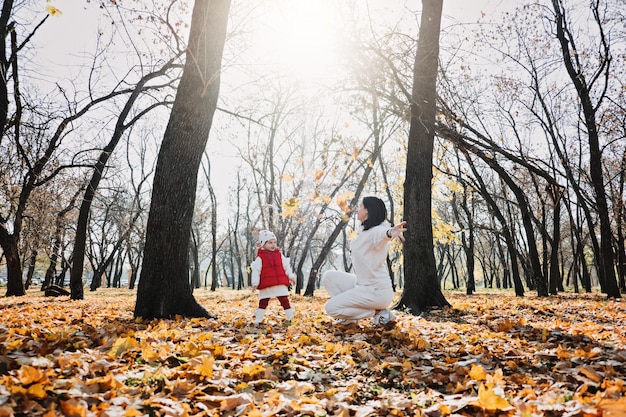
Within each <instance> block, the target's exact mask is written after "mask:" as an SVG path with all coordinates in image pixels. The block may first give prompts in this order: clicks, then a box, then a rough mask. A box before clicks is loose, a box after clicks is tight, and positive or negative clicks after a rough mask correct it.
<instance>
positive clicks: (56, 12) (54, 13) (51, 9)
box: [46, 5, 63, 16]
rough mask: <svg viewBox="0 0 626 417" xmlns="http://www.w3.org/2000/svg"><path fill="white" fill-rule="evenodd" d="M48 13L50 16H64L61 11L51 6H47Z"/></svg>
mask: <svg viewBox="0 0 626 417" xmlns="http://www.w3.org/2000/svg"><path fill="white" fill-rule="evenodd" d="M46 12H48V14H49V15H50V16H61V15H62V14H63V13H61V11H60V10H59V9H57V8H56V7H54V6H50V5H48V6H46Z"/></svg>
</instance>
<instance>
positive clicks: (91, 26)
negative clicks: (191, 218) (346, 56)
mask: <svg viewBox="0 0 626 417" xmlns="http://www.w3.org/2000/svg"><path fill="white" fill-rule="evenodd" d="M233 1H234V2H236V1H238V0H233ZM239 1H248V0H239ZM340 1H342V0H268V3H269V4H270V7H269V8H268V9H267V12H266V13H265V14H263V15H262V16H260V17H259V18H258V19H256V23H257V24H258V32H257V33H256V35H255V37H254V38H253V39H254V42H255V46H256V47H257V48H259V50H261V51H263V52H261V53H260V55H259V58H258V62H259V63H260V64H261V65H268V67H269V66H271V67H273V68H277V69H279V70H280V71H281V72H282V73H283V75H290V76H292V77H294V78H295V79H297V80H299V81H304V82H314V83H323V82H324V80H325V79H326V78H328V77H332V73H333V69H334V66H335V63H336V61H337V58H338V57H337V54H338V53H340V52H339V51H337V36H336V31H337V30H340V29H341V25H340V24H339V25H338V22H339V21H340V19H341V18H345V17H346V16H340V15H339V14H338V13H334V12H333V10H334V8H335V6H336V5H337V4H339V2H340ZM345 1H346V2H347V1H348V0H345ZM97 3H98V2H87V1H86V0H41V11H40V13H41V17H40V18H42V17H43V16H44V15H45V9H46V6H48V5H52V6H54V7H56V8H57V9H59V10H60V11H61V12H62V14H61V15H59V16H51V17H50V18H49V19H48V22H46V24H45V25H44V26H43V27H42V28H41V29H40V32H39V33H38V36H37V37H36V38H35V42H37V44H39V45H41V46H43V47H44V49H43V52H42V53H41V54H39V55H38V57H37V59H39V60H41V68H42V72H45V73H57V74H58V77H59V78H65V77H67V76H68V75H69V74H72V76H71V77H70V78H73V75H75V73H76V72H77V69H76V68H77V67H76V66H75V65H74V64H75V63H79V62H81V61H82V62H83V63H84V64H85V65H89V64H90V58H89V57H90V55H91V54H92V53H93V51H94V50H95V47H96V39H97V33H98V31H99V30H105V31H106V30H109V29H108V28H110V22H109V21H108V20H107V19H104V18H102V17H101V13H102V11H101V10H100V9H99V8H98V5H97ZM511 3H514V2H510V1H508V2H507V1H506V0H483V1H476V0H444V10H443V12H444V22H443V24H442V26H443V27H445V26H448V25H453V24H456V23H461V22H467V23H474V22H477V21H479V20H480V19H481V18H482V17H483V16H485V15H493V14H497V13H498V12H501V11H504V9H510V7H511V6H512V4H511ZM362 4H364V3H360V5H362ZM369 4H370V13H371V14H372V16H374V17H375V18H380V19H383V18H384V19H387V20H388V21H390V22H394V21H397V20H398V18H399V17H400V15H402V14H403V13H406V11H407V10H413V11H415V10H420V9H421V1H420V0H370V1H369ZM233 7H235V6H233ZM352 17H354V16H352ZM40 18H39V19H40ZM39 19H38V20H39ZM414 31H415V32H416V28H415V29H414ZM209 146H210V145H209ZM215 152H218V151H215ZM216 159H217V160H218V162H219V161H220V160H223V158H219V157H218V158H216ZM235 170H236V165H235V164H232V163H231V164H228V163H227V165H226V166H224V167H214V168H213V172H221V173H222V176H224V175H226V176H229V179H228V181H223V180H220V181H219V184H220V185H222V186H224V187H228V186H230V185H232V184H233V182H234V178H235ZM227 193H228V190H227V189H225V190H222V191H221V192H220V194H223V195H227Z"/></svg>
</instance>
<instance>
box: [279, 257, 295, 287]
mask: <svg viewBox="0 0 626 417" xmlns="http://www.w3.org/2000/svg"><path fill="white" fill-rule="evenodd" d="M281 255H282V254H281ZM282 257H283V268H284V269H285V273H286V274H287V276H288V277H289V280H290V281H293V282H296V274H295V273H294V272H293V271H292V270H291V263H290V261H289V258H287V257H286V256H285V255H282Z"/></svg>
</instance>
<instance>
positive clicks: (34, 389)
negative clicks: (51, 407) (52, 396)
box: [26, 384, 48, 400]
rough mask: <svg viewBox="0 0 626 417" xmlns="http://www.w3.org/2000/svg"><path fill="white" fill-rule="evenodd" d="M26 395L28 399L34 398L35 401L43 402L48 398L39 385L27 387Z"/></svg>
mask: <svg viewBox="0 0 626 417" xmlns="http://www.w3.org/2000/svg"><path fill="white" fill-rule="evenodd" d="M26 393H27V395H28V396H29V397H30V398H34V399H36V400H43V399H44V398H46V397H47V396H48V394H47V393H46V390H45V389H44V388H43V385H41V384H34V385H31V386H30V387H28V391H26Z"/></svg>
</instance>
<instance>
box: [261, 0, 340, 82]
mask: <svg viewBox="0 0 626 417" xmlns="http://www.w3.org/2000/svg"><path fill="white" fill-rule="evenodd" d="M335 4H336V3H333V2H331V1H320V0H316V1H313V0H298V1H293V0H277V1H275V2H273V3H272V8H271V9H270V10H269V11H268V12H267V13H266V14H265V15H264V16H263V17H262V18H261V20H260V21H259V28H258V32H257V36H256V42H257V44H258V46H259V48H260V49H261V50H263V51H264V52H263V54H264V56H263V61H264V62H263V64H268V65H276V66H277V67H278V69H279V71H281V72H284V73H285V74H286V75H289V76H292V77H294V78H296V79H298V80H319V79H323V78H328V77H332V72H333V66H334V64H335V63H336V61H337V59H336V58H337V53H338V51H337V45H338V42H337V30H336V27H337V25H336V19H337V13H336V5H335Z"/></svg>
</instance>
